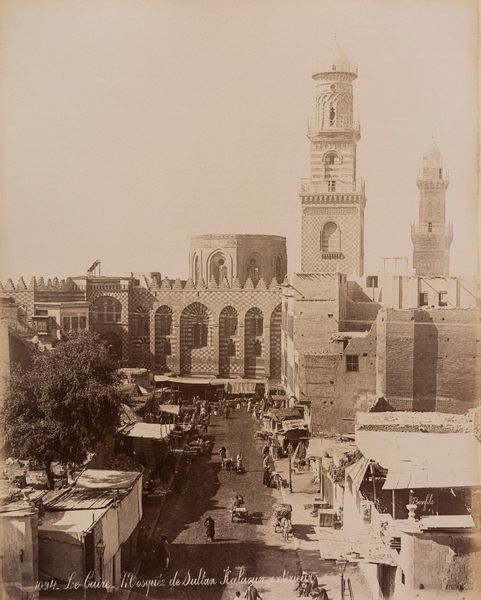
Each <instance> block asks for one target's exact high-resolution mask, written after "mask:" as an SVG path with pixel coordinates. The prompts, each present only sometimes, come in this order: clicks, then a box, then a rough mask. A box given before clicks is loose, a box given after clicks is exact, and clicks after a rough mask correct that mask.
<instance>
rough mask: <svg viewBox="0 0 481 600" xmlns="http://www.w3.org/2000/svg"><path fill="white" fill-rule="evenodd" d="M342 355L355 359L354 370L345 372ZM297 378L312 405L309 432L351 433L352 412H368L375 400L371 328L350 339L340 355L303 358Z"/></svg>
mask: <svg viewBox="0 0 481 600" xmlns="http://www.w3.org/2000/svg"><path fill="white" fill-rule="evenodd" d="M346 355H349V356H357V357H358V361H359V370H358V371H349V370H347V366H346ZM299 376H300V378H301V381H303V384H304V389H305V390H306V392H305V393H306V396H307V397H308V398H309V400H311V402H312V404H311V424H312V430H313V433H314V434H320V433H335V432H338V433H347V432H352V431H354V418H355V413H356V411H358V410H361V411H362V410H368V409H369V408H370V406H371V405H372V404H373V403H374V401H375V390H376V330H375V328H373V329H372V330H371V331H370V332H369V333H368V334H367V335H366V336H365V337H359V338H353V339H351V340H350V341H349V343H348V344H347V346H346V348H345V350H344V352H342V353H336V354H328V353H324V354H317V355H305V356H303V357H302V359H301V360H300V373H299Z"/></svg>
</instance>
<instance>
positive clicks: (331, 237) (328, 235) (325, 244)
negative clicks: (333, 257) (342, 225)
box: [320, 221, 341, 253]
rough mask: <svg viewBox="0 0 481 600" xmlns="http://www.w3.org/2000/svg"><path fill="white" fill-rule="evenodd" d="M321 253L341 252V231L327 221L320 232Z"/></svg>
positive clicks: (332, 222)
mask: <svg viewBox="0 0 481 600" xmlns="http://www.w3.org/2000/svg"><path fill="white" fill-rule="evenodd" d="M320 242H321V252H323V253H330V252H340V251H341V230H340V229H339V226H338V225H337V224H336V223H334V221H328V222H327V223H325V224H324V226H323V228H322V231H321V240H320Z"/></svg>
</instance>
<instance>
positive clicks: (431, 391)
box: [376, 309, 481, 413]
mask: <svg viewBox="0 0 481 600" xmlns="http://www.w3.org/2000/svg"><path fill="white" fill-rule="evenodd" d="M480 316H481V313H480V311H479V310H478V309H429V310H422V309H412V310H395V309H385V310H382V311H380V313H379V315H378V319H377V331H378V337H377V390H376V393H377V396H378V397H384V398H385V399H386V400H387V401H388V402H389V404H390V405H391V406H392V407H393V408H395V409H396V410H420V411H440V412H453V413H459V412H465V411H466V410H468V409H469V408H471V407H473V406H476V404H477V398H476V389H479V387H478V386H479V385H480V382H481V352H480V337H481V336H480Z"/></svg>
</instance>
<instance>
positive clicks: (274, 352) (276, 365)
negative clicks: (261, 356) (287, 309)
mask: <svg viewBox="0 0 481 600" xmlns="http://www.w3.org/2000/svg"><path fill="white" fill-rule="evenodd" d="M281 321H282V306H281V305H280V304H279V305H278V306H276V308H275V309H274V310H273V311H272V314H271V323H270V325H271V327H270V365H269V376H270V378H271V379H279V380H280V378H281Z"/></svg>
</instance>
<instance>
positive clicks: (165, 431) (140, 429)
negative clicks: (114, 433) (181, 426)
mask: <svg viewBox="0 0 481 600" xmlns="http://www.w3.org/2000/svg"><path fill="white" fill-rule="evenodd" d="M174 427H175V425H174V424H172V423H167V424H165V423H163V424H159V423H134V424H133V425H131V426H129V427H128V428H127V429H126V430H125V431H122V432H121V433H122V434H123V435H126V436H128V437H137V438H147V439H151V440H163V439H165V438H167V437H168V436H169V434H170V432H171V431H172V429H174Z"/></svg>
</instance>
